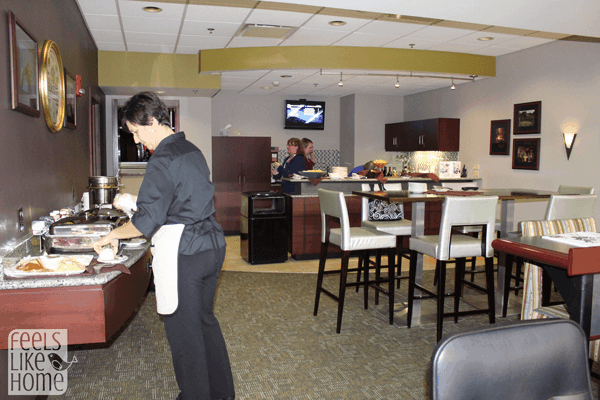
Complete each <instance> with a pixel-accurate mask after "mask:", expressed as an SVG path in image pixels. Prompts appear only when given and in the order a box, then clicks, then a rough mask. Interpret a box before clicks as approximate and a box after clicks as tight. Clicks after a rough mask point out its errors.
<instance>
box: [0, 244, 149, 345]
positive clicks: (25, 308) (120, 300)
mask: <svg viewBox="0 0 600 400" xmlns="http://www.w3.org/2000/svg"><path fill="white" fill-rule="evenodd" d="M36 240H37V238H36V237H32V238H29V239H28V240H27V241H25V242H23V243H22V244H21V245H19V246H17V247H16V248H15V249H14V250H12V251H11V252H10V253H8V254H6V255H5V256H4V257H3V260H2V266H3V267H7V266H9V265H10V264H11V263H16V262H18V261H19V260H20V259H21V258H23V257H24V256H26V255H38V254H39V247H40V246H39V242H37V241H36ZM149 247H150V243H149V242H148V243H145V244H143V245H142V246H140V247H139V248H136V249H127V250H124V253H123V254H124V255H126V256H127V260H125V261H123V264H124V265H125V266H126V267H127V268H128V269H129V272H130V274H125V273H123V272H121V271H111V272H105V273H99V274H95V275H89V274H78V275H71V276H47V277H38V278H34V277H27V278H11V277H6V276H4V274H2V276H1V279H0V303H1V304H2V305H3V311H2V316H1V317H0V349H6V348H7V345H8V344H7V338H8V333H9V332H10V331H11V330H13V329H16V328H21V329H34V328H55V329H68V340H69V344H81V343H102V342H106V341H108V340H109V339H110V337H111V336H112V335H114V333H115V332H117V331H118V330H119V329H120V328H121V327H122V326H123V325H124V324H125V322H126V321H127V320H128V319H129V318H130V317H131V315H132V314H133V313H134V311H135V309H136V308H137V306H138V305H139V303H140V301H141V300H142V298H143V297H144V296H145V294H146V291H147V289H148V285H149V283H150V277H151V274H150V263H151V255H150V251H149Z"/></svg>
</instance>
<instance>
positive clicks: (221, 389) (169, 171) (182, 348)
mask: <svg viewBox="0 0 600 400" xmlns="http://www.w3.org/2000/svg"><path fill="white" fill-rule="evenodd" d="M123 119H124V121H123V122H124V124H123V126H125V125H126V126H127V128H128V129H129V131H130V132H131V133H132V134H133V138H134V141H135V142H136V143H142V144H143V145H144V146H146V147H147V148H148V149H150V150H154V154H153V155H152V157H151V158H150V160H149V161H148V164H147V166H146V175H145V176H144V180H143V182H142V185H141V187H140V191H139V196H138V198H137V202H136V206H137V212H136V213H135V214H134V215H133V216H132V218H131V221H130V222H128V223H127V224H125V225H123V226H122V227H119V228H117V229H114V230H113V231H111V232H110V233H109V234H108V235H107V236H105V237H104V238H102V239H100V240H99V241H98V242H96V244H95V245H94V250H96V252H98V253H100V252H101V251H102V247H103V246H105V245H108V244H111V245H112V246H113V251H114V252H116V250H117V248H118V240H119V239H127V238H132V237H136V236H141V235H145V236H146V237H147V238H152V245H153V246H152V254H153V256H154V259H153V263H152V270H153V272H154V284H155V287H156V307H157V311H158V313H159V314H161V315H162V316H163V321H164V325H165V331H166V333H167V339H168V341H169V345H170V347H171V355H172V358H173V367H174V369H175V377H176V379H177V384H178V385H179V389H180V390H181V393H180V394H179V396H178V397H177V399H182V398H183V399H185V400H191V399H202V400H204V399H233V398H234V396H235V391H234V387H233V377H232V373H231V366H230V363H229V356H228V354H227V348H226V346H225V340H224V339H223V334H222V333H221V328H220V326H219V322H218V321H217V319H216V318H215V316H214V314H213V301H214V297H215V291H216V287H217V279H218V277H219V273H220V272H221V268H222V267H223V260H224V258H225V246H226V245H225V237H224V235H223V230H222V229H221V225H219V223H217V221H216V220H215V218H214V213H215V207H214V203H213V194H214V187H213V184H212V182H210V180H209V174H210V171H209V169H208V165H207V164H206V160H205V158H204V155H203V154H202V152H201V151H200V149H198V148H197V147H196V146H195V145H193V144H192V143H191V142H189V141H187V140H186V138H185V134H184V133H183V132H178V133H174V132H173V131H172V130H171V128H170V126H169V114H168V112H167V107H166V106H165V104H164V103H163V102H162V101H161V100H160V99H159V98H158V96H157V95H156V94H155V93H152V92H142V93H138V94H136V95H135V96H133V97H132V98H131V99H129V101H128V102H127V103H126V104H125V111H124V117H123ZM115 206H117V207H119V201H118V199H115Z"/></svg>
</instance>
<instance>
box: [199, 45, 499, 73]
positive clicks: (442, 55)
mask: <svg viewBox="0 0 600 400" xmlns="http://www.w3.org/2000/svg"><path fill="white" fill-rule="evenodd" d="M199 57H200V73H201V74H207V73H210V72H213V71H236V70H260V69H290V68H323V69H337V70H340V69H363V70H364V69H369V70H384V71H390V70H392V71H414V72H437V73H448V74H463V75H478V76H496V57H491V56H480V55H475V54H465V53H450V52H445V51H430V50H414V49H390V48H381V47H375V48H374V47H347V46H279V47H240V48H230V49H215V50H201V51H200V56H199Z"/></svg>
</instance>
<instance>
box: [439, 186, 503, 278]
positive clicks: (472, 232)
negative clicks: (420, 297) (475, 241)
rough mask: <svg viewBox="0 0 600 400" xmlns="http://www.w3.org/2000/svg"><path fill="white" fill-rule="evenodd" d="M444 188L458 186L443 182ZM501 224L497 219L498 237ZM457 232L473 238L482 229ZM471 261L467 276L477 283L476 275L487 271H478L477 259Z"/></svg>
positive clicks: (464, 228) (465, 227)
mask: <svg viewBox="0 0 600 400" xmlns="http://www.w3.org/2000/svg"><path fill="white" fill-rule="evenodd" d="M442 186H443V187H449V188H454V187H455V186H456V184H453V183H448V182H442ZM500 224H501V221H500V220H499V219H496V220H495V225H494V229H495V231H496V234H497V235H498V236H500V235H501V233H500ZM455 230H456V231H457V232H458V233H462V234H464V235H471V236H476V235H477V234H478V233H479V232H480V231H481V229H478V228H477V227H474V226H459V227H457V228H455ZM469 261H470V262H471V270H465V275H467V274H468V275H470V277H471V282H474V281H475V274H481V273H484V272H485V270H483V271H477V268H476V266H477V257H471V259H470V260H469ZM436 282H437V280H436Z"/></svg>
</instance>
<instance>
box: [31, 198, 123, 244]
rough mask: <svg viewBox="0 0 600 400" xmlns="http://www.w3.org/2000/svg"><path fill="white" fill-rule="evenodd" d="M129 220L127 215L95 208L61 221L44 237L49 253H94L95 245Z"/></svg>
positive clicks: (53, 225)
mask: <svg viewBox="0 0 600 400" xmlns="http://www.w3.org/2000/svg"><path fill="white" fill-rule="evenodd" d="M128 220H129V217H128V216H127V214H125V213H123V212H121V211H118V210H113V209H110V208H95V209H92V210H86V211H82V212H80V213H78V214H77V215H74V216H72V217H67V218H63V219H60V220H58V221H56V222H55V223H53V224H52V225H50V229H49V231H48V234H46V235H44V236H43V241H44V249H45V250H46V252H47V253H82V252H90V251H93V244H94V242H96V241H97V240H99V239H100V238H102V237H103V236H106V235H108V234H109V233H110V231H112V230H113V229H114V228H117V227H119V226H121V225H123V224H125V223H126V222H127V221H128Z"/></svg>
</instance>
